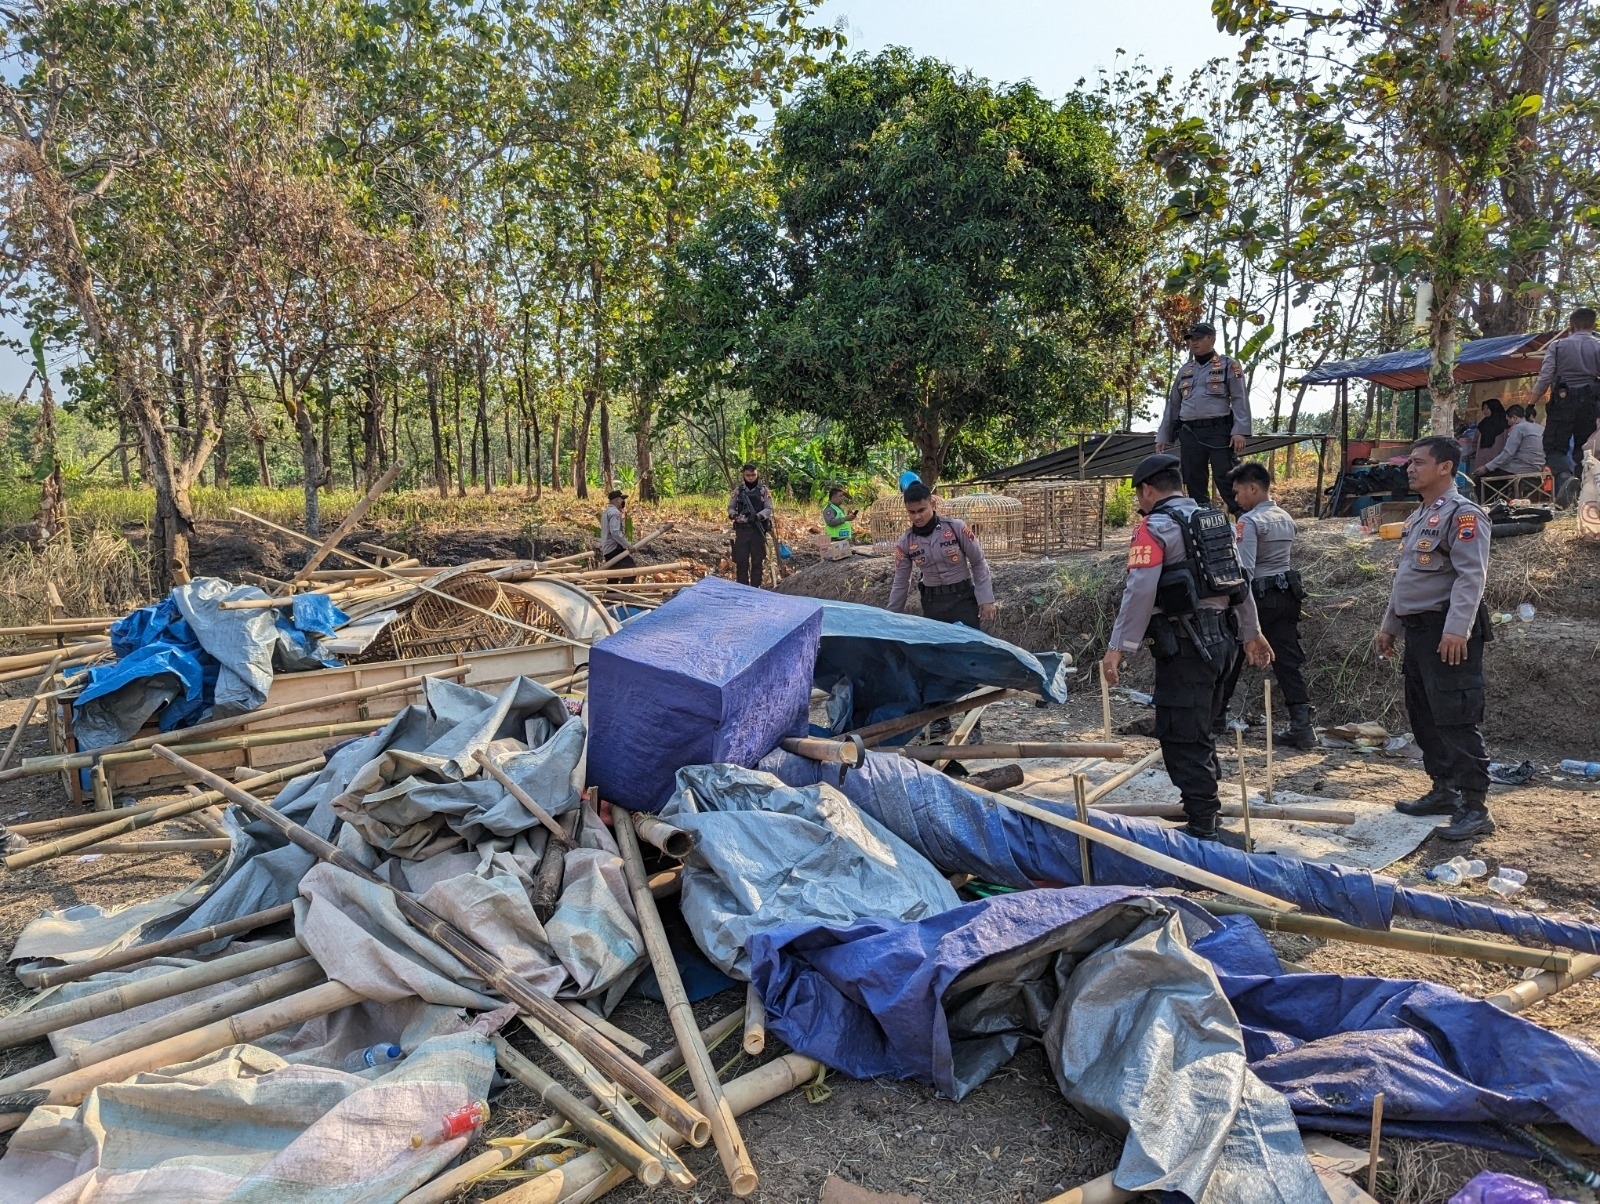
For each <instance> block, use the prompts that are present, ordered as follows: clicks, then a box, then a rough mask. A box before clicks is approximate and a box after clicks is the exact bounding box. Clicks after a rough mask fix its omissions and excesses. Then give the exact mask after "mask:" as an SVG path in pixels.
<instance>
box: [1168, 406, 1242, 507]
mask: <svg viewBox="0 0 1600 1204" xmlns="http://www.w3.org/2000/svg"><path fill="white" fill-rule="evenodd" d="M1232 431H1233V419H1232V418H1231V417H1229V418H1199V419H1196V420H1194V421H1192V422H1191V421H1189V420H1187V419H1185V420H1184V423H1183V425H1182V426H1181V427H1179V428H1178V460H1179V463H1180V465H1181V468H1180V471H1181V472H1182V473H1183V487H1184V488H1185V489H1187V490H1188V491H1189V496H1190V497H1192V498H1193V499H1194V500H1195V501H1197V502H1199V503H1200V504H1201V505H1202V506H1209V505H1210V504H1211V484H1210V482H1209V481H1208V480H1207V479H1206V478H1207V477H1208V476H1210V477H1213V478H1215V479H1216V482H1217V492H1218V493H1219V494H1221V495H1222V501H1223V504H1224V505H1226V506H1227V507H1228V512H1229V513H1230V514H1233V515H1235V516H1237V515H1238V513H1239V503H1238V502H1236V501H1234V500H1233V486H1232V485H1230V484H1229V483H1228V474H1229V473H1230V472H1232V471H1233V470H1234V469H1235V468H1237V467H1238V465H1239V457H1238V456H1236V455H1234V454H1233V449H1232V447H1230V446H1229V444H1228V440H1229V439H1230V438H1231V433H1232Z"/></svg>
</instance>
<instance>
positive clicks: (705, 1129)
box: [155, 745, 709, 1145]
mask: <svg viewBox="0 0 1600 1204" xmlns="http://www.w3.org/2000/svg"><path fill="white" fill-rule="evenodd" d="M155 751H156V752H157V754H158V755H160V756H161V757H162V758H163V759H165V760H167V761H169V762H171V763H172V764H173V765H175V766H176V767H177V768H179V769H181V770H182V771H183V772H185V773H187V774H188V775H189V776H190V777H192V778H194V779H195V780H196V781H198V782H201V783H203V784H204V785H206V786H209V787H210V788H211V789H212V790H217V791H220V792H221V793H222V794H223V795H224V797H226V798H227V799H228V801H229V802H231V803H233V804H234V805H235V806H237V807H238V808H239V809H240V810H242V811H244V812H245V813H246V814H247V815H249V816H250V817H251V818H252V819H256V820H260V821H261V822H263V823H266V824H269V825H270V826H272V827H274V828H276V829H277V830H278V832H279V833H281V834H282V835H283V836H284V837H286V838H287V839H288V840H290V841H292V842H293V843H294V844H296V845H298V846H299V847H300V848H302V849H305V850H306V851H307V852H309V853H311V854H313V855H314V856H315V857H317V858H318V859H319V860H321V861H326V862H328V863H329V864H331V865H335V866H337V867H339V868H340V869H342V870H345V871H346V872H347V873H351V874H354V875H355V876H356V877H358V878H360V879H362V880H363V881H366V882H371V883H374V884H376V885H378V886H381V887H382V888H383V889H385V890H387V891H388V892H389V894H390V896H391V897H392V898H393V899H394V901H395V906H396V907H397V908H398V909H399V911H400V914H401V915H403V916H404V917H405V919H406V922H407V923H409V924H411V925H412V926H413V927H414V928H416V929H417V930H418V931H419V932H422V933H425V934H426V935H427V936H429V937H431V938H432V939H433V940H434V942H435V943H436V944H438V945H439V946H440V947H441V948H443V949H445V950H446V951H447V952H449V953H451V954H452V955H454V956H455V957H456V958H457V959H458V960H460V961H461V962H463V963H464V964H465V965H466V966H467V967H468V968H469V969H471V970H472V971H473V972H474V973H475V974H477V975H478V976H479V977H480V978H482V979H483V980H484V981H485V982H486V983H488V984H489V985H490V986H491V987H492V988H493V989H494V990H495V991H496V992H497V993H498V994H499V995H500V996H501V997H502V998H504V999H507V1000H509V1001H510V1002H512V1003H514V1004H516V1006H517V1008H518V1010H519V1011H522V1012H526V1013H530V1014H532V1015H533V1016H535V1017H536V1018H537V1019H538V1020H539V1021H540V1022H541V1023H542V1024H544V1025H546V1026H547V1027H548V1028H550V1029H551V1030H553V1031H554V1032H556V1033H557V1034H559V1035H560V1036H561V1037H562V1038H563V1039H565V1040H567V1041H570V1042H571V1043H572V1044H573V1045H575V1046H577V1047H578V1050H579V1052H580V1053H582V1054H583V1055H584V1057H586V1058H588V1059H589V1060H590V1061H591V1062H593V1063H594V1065H595V1067H596V1068H597V1069H598V1070H600V1071H601V1072H602V1073H605V1074H608V1075H610V1076H611V1078H612V1079H613V1080H615V1081H616V1082H618V1083H620V1084H622V1085H623V1086H625V1087H627V1088H629V1089H630V1090H631V1091H632V1092H633V1093H634V1094H635V1095H636V1096H638V1097H639V1099H640V1101H641V1102H643V1103H644V1104H645V1106H646V1107H648V1108H649V1109H650V1111H652V1112H654V1113H655V1114H656V1115H657V1116H659V1117H661V1118H662V1119H663V1120H665V1121H666V1122H667V1123H668V1124H670V1125H671V1126H672V1127H673V1128H674V1129H676V1130H678V1132H680V1133H683V1134H684V1135H685V1136H686V1137H688V1138H689V1140H690V1141H691V1142H693V1143H694V1144H696V1145H699V1144H702V1143H704V1141H705V1140H706V1139H707V1137H708V1135H709V1125H708V1123H707V1121H706V1118H705V1116H704V1115H703V1114H702V1113H701V1112H699V1111H698V1110H696V1109H694V1108H692V1107H690V1106H689V1104H688V1102H687V1101H685V1100H684V1099H683V1098H682V1097H681V1096H679V1095H678V1094H677V1093H676V1092H675V1091H673V1090H672V1089H671V1088H669V1087H668V1086H667V1085H666V1084H664V1083H662V1082H660V1081H659V1080H658V1079H656V1078H655V1076H653V1075H650V1074H647V1073H646V1072H645V1071H644V1069H643V1067H641V1066H639V1065H638V1064H637V1063H636V1062H634V1061H633V1060H631V1059H630V1058H628V1057H627V1055H625V1054H624V1053H623V1052H622V1051H621V1050H620V1049H618V1048H617V1047H616V1046H615V1045H613V1044H612V1043H611V1042H610V1041H607V1040H606V1039H605V1038H604V1037H602V1036H601V1035H600V1034H598V1033H596V1032H595V1031H594V1030H593V1029H592V1028H590V1027H588V1026H587V1025H585V1024H583V1023H582V1022H581V1021H579V1020H578V1019H576V1018H575V1017H573V1016H570V1015H568V1014H567V1013H566V1012H565V1011H563V1010H562V1009H561V1008H560V1007H559V1006H557V1004H556V1003H555V1002H554V1001H553V1000H552V999H550V997H549V996H547V995H544V994H543V993H541V992H540V991H538V990H537V989H536V988H534V987H533V986H532V985H531V984H530V983H528V982H527V981H526V980H525V979H522V978H519V977H518V976H517V975H516V974H515V973H513V972H512V971H511V969H510V968H509V967H508V966H507V965H506V964H505V963H504V962H503V961H501V960H500V958H499V957H497V956H496V955H495V954H493V953H491V952H490V951H488V950H487V949H484V948H483V947H482V946H481V945H479V944H478V943H477V942H476V941H475V940H473V939H472V938H471V937H469V936H467V935H466V934H464V933H463V932H462V931H461V930H460V929H458V928H456V927H455V926H454V925H453V924H451V923H449V922H448V921H446V920H444V919H443V918H441V917H440V916H438V915H436V914H435V913H434V912H433V911H431V910H429V909H428V908H427V907H424V906H423V905H422V904H421V903H418V902H417V901H416V900H415V899H413V898H412V897H411V896H410V895H408V894H406V893H405V892H404V891H402V890H399V889H397V888H396V887H394V886H393V885H392V884H391V883H389V882H386V881H385V880H383V879H382V878H380V877H378V875H377V874H375V873H373V872H372V871H371V870H369V869H368V868H367V867H366V866H364V865H362V864H361V863H360V862H359V861H357V860H355V858H353V857H351V856H350V855H349V854H348V853H345V852H344V851H343V850H341V849H339V848H337V847H336V846H335V845H333V844H332V843H330V842H329V841H326V840H324V839H323V838H322V837H320V836H318V835H316V834H315V833H313V832H310V831H308V830H307V829H305V828H303V827H301V826H300V825H299V824H297V823H295V822H294V821H293V820H291V819H289V818H288V817H287V816H285V815H283V814H281V813H280V812H278V811H275V810H273V809H272V808H271V807H268V806H265V805H263V804H262V803H261V802H260V801H259V800H257V799H254V798H251V797H250V795H248V794H246V793H245V792H244V791H242V790H240V789H239V788H238V787H237V786H235V785H234V784H233V783H232V782H229V781H227V780H226V779H225V778H221V777H219V776H217V775H216V774H214V773H212V772H211V771H210V770H208V769H202V768H200V766H198V765H195V764H194V763H192V762H190V761H186V760H184V759H183V758H182V757H181V756H179V755H178V754H176V753H174V752H173V751H171V750H170V749H166V748H163V747H161V746H160V745H157V746H156V749H155Z"/></svg>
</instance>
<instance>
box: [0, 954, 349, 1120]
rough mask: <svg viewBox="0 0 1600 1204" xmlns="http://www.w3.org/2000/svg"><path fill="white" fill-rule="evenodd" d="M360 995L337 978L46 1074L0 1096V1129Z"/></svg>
mask: <svg viewBox="0 0 1600 1204" xmlns="http://www.w3.org/2000/svg"><path fill="white" fill-rule="evenodd" d="M361 999H362V996H361V994H360V993H359V992H357V991H352V990H351V989H350V988H349V987H347V986H345V985H343V984H342V983H337V982H325V983H323V984H322V985H320V986H315V987H312V988H310V989H309V990H306V991H299V992H297V993H296V994H293V995H290V996H288V997H287V998H284V999H277V1000H274V1001H272V1002H271V1003H264V1004H261V1005H260V1006H259V1007H253V1008H250V1009H248V1010H246V1011H243V1012H240V1013H239V1014H238V1015H236V1016H230V1017H228V1018H227V1019H225V1020H215V1021H213V1022H212V1023H210V1024H207V1025H204V1026H203V1027H201V1028H197V1029H193V1030H191V1031H190V1032H187V1033H180V1034H179V1035H177V1036H175V1037H168V1038H166V1039H165V1040H163V1041H157V1042H155V1043H154V1044H152V1045H146V1046H144V1047H142V1048H140V1049H135V1050H130V1051H129V1052H128V1053H125V1054H120V1055H119V1056H117V1057H114V1058H108V1059H106V1060H105V1061H104V1062H96V1063H94V1064H93V1065H92V1066H85V1067H83V1068H82V1069H81V1070H74V1071H72V1072H71V1073H69V1074H64V1075H60V1076H58V1077H56V1078H53V1079H49V1080H47V1081H45V1082H43V1083H40V1084H38V1085H37V1086H35V1087H32V1088H30V1089H28V1090H26V1091H19V1092H16V1093H15V1094H13V1095H10V1096H7V1097H6V1098H4V1099H0V1108H8V1109H11V1111H9V1112H7V1113H6V1114H5V1115H4V1116H0V1131H5V1130H8V1129H14V1128H16V1127H17V1126H18V1125H20V1124H21V1123H22V1122H23V1121H24V1120H26V1119H27V1118H28V1112H29V1111H30V1110H32V1109H34V1108H37V1107H39V1106H40V1105H41V1104H62V1105H69V1106H70V1105H75V1104H81V1103H82V1102H83V1099H84V1097H85V1096H86V1095H88V1094H89V1093H90V1092H91V1091H93V1090H94V1089H95V1088H96V1087H99V1086H101V1085H103V1084H105V1083H120V1082H121V1081H122V1080H123V1079H126V1078H129V1077H130V1076H132V1075H136V1074H140V1073H142V1072H144V1071H146V1070H159V1069H160V1068H161V1067H163V1066H172V1065H175V1064H177V1063H179V1062H189V1061H192V1060H194V1059H195V1058H202V1057H204V1056H205V1055H206V1054H209V1053H215V1052H216V1051H217V1050H219V1049H226V1048H227V1047H228V1046H230V1045H248V1044H250V1043H251V1042H253V1041H257V1040H260V1039H261V1038H262V1037H265V1036H266V1035H267V1034H268V1033H275V1032H277V1031H278V1030H279V1029H282V1028H288V1027H289V1026H290V1025H291V1024H298V1023H302V1022H304V1021H306V1020H314V1019H315V1018H316V1017H318V1016H326V1015H327V1014H328V1013H329V1012H336V1011H338V1010H339V1009H340V1008H343V1007H349V1006H350V1005H351V1004H353V1003H360V1002H361Z"/></svg>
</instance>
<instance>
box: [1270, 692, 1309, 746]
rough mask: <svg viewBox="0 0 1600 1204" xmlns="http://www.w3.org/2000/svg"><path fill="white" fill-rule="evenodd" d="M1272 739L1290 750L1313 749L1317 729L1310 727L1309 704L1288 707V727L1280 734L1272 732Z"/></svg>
mask: <svg viewBox="0 0 1600 1204" xmlns="http://www.w3.org/2000/svg"><path fill="white" fill-rule="evenodd" d="M1272 738H1273V739H1274V740H1277V741H1278V742H1279V743H1281V744H1287V745H1289V747H1291V748H1315V747H1316V746H1317V729H1316V728H1314V727H1312V726H1311V704H1310V703H1309V702H1308V703H1302V704H1301V705H1300V706H1293V707H1290V708H1289V726H1288V727H1286V728H1284V729H1283V730H1282V731H1281V732H1273V733H1272Z"/></svg>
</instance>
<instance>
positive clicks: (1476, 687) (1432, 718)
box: [1400, 609, 1489, 797]
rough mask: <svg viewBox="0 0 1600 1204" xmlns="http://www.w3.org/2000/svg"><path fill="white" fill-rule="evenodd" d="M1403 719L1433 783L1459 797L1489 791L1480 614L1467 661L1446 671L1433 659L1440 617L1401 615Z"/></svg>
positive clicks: (1484, 615) (1485, 624) (1485, 625)
mask: <svg viewBox="0 0 1600 1204" xmlns="http://www.w3.org/2000/svg"><path fill="white" fill-rule="evenodd" d="M1400 621H1401V622H1402V623H1404V624H1405V626H1406V650H1405V657H1404V660H1403V662H1402V663H1403V665H1404V668H1405V682H1406V714H1407V716H1408V717H1409V718H1410V720H1411V731H1412V733H1413V734H1414V735H1415V736H1416V738H1417V745H1418V747H1420V748H1421V749H1422V766H1423V768H1424V769H1426V770H1427V771H1428V776H1429V777H1430V778H1432V779H1433V780H1434V781H1435V782H1438V783H1440V784H1442V785H1446V786H1454V787H1455V788H1456V789H1457V790H1459V791H1461V792H1462V793H1463V794H1475V795H1478V796H1480V797H1481V796H1482V795H1484V794H1485V793H1487V792H1488V789H1489V754H1488V752H1487V751H1486V750H1485V749H1484V746H1483V733H1482V732H1480V731H1479V730H1478V725H1479V724H1480V723H1482V722H1483V705H1484V703H1483V698H1484V687H1485V684H1486V683H1485V681H1484V676H1483V644H1484V640H1485V639H1486V638H1487V633H1488V631H1489V616H1488V612H1487V611H1485V610H1482V609H1480V610H1479V612H1478V620H1477V622H1476V623H1474V624H1473V627H1472V636H1471V638H1469V639H1468V640H1467V659H1466V660H1464V661H1462V662H1461V664H1459V665H1447V664H1445V663H1444V660H1443V659H1442V658H1441V657H1440V656H1439V640H1440V637H1442V636H1443V635H1444V615H1443V614H1442V613H1441V612H1438V611H1434V612H1433V613H1431V614H1422V615H1404V616H1402V617H1401V620H1400Z"/></svg>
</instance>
